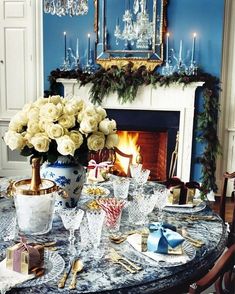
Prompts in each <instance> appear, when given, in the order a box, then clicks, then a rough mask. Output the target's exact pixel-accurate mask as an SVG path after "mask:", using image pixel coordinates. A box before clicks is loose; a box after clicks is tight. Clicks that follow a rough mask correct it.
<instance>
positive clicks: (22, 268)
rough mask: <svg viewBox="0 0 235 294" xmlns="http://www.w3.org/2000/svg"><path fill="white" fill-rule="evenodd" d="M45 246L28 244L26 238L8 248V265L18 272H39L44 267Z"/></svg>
mask: <svg viewBox="0 0 235 294" xmlns="http://www.w3.org/2000/svg"><path fill="white" fill-rule="evenodd" d="M43 264H44V247H43V246H42V245H38V244H27V242H26V239H25V238H21V239H20V243H17V244H15V245H14V246H12V247H9V248H7V258H6V267H7V269H11V270H13V271H16V272H18V273H22V274H30V273H35V274H36V273H37V271H38V270H39V269H42V268H43Z"/></svg>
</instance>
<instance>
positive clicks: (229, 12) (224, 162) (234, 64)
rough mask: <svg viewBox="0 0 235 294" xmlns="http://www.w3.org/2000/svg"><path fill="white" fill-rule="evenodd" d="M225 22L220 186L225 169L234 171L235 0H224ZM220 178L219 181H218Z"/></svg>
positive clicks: (229, 184) (218, 164)
mask: <svg viewBox="0 0 235 294" xmlns="http://www.w3.org/2000/svg"><path fill="white" fill-rule="evenodd" d="M224 19H225V23H224V43H223V62H222V78H221V80H222V83H221V87H222V93H221V96H220V105H221V112H220V121H219V138H220V142H221V145H222V156H221V157H219V159H218V161H217V173H216V177H217V179H218V185H219V187H220V190H219V194H220V192H221V188H222V175H223V173H224V172H225V171H228V172H230V173H231V172H234V171H235V84H234V78H235V1H234V0H226V1H225V17H224ZM219 180H220V181H219ZM232 191H233V181H229V182H228V189H227V192H228V193H227V196H230V195H231V192H232Z"/></svg>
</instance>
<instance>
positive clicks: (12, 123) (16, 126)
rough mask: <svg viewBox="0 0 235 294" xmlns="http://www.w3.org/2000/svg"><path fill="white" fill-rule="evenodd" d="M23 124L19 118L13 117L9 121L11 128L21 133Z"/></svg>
mask: <svg viewBox="0 0 235 294" xmlns="http://www.w3.org/2000/svg"><path fill="white" fill-rule="evenodd" d="M23 127H24V126H23V125H21V124H20V123H19V122H18V121H17V120H15V119H12V120H11V121H10V123H9V130H10V131H14V132H18V133H20V132H21V131H22V130H23Z"/></svg>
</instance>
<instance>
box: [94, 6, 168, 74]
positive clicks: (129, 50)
mask: <svg viewBox="0 0 235 294" xmlns="http://www.w3.org/2000/svg"><path fill="white" fill-rule="evenodd" d="M121 2H123V5H120V3H121ZM94 4H95V20H94V30H95V32H96V50H95V51H96V62H97V63H98V64H100V65H101V66H102V67H103V68H105V69H107V68H109V67H111V66H112V65H116V66H118V67H120V66H124V65H126V64H128V63H129V62H132V63H133V67H134V68H135V69H136V68H139V67H140V66H142V65H144V66H146V68H147V69H148V70H150V71H152V70H153V69H154V68H155V67H156V66H158V65H161V64H162V62H163V35H164V33H165V32H166V6H167V0H158V1H157V0H94ZM114 8H115V9H114Z"/></svg>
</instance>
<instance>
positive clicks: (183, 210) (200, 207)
mask: <svg viewBox="0 0 235 294" xmlns="http://www.w3.org/2000/svg"><path fill="white" fill-rule="evenodd" d="M205 207H206V203H205V202H201V203H199V204H197V205H195V206H193V207H188V206H182V207H181V206H180V205H177V206H173V205H170V206H165V207H163V210H164V211H167V212H180V213H195V212H199V211H201V210H203V209H205Z"/></svg>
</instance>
